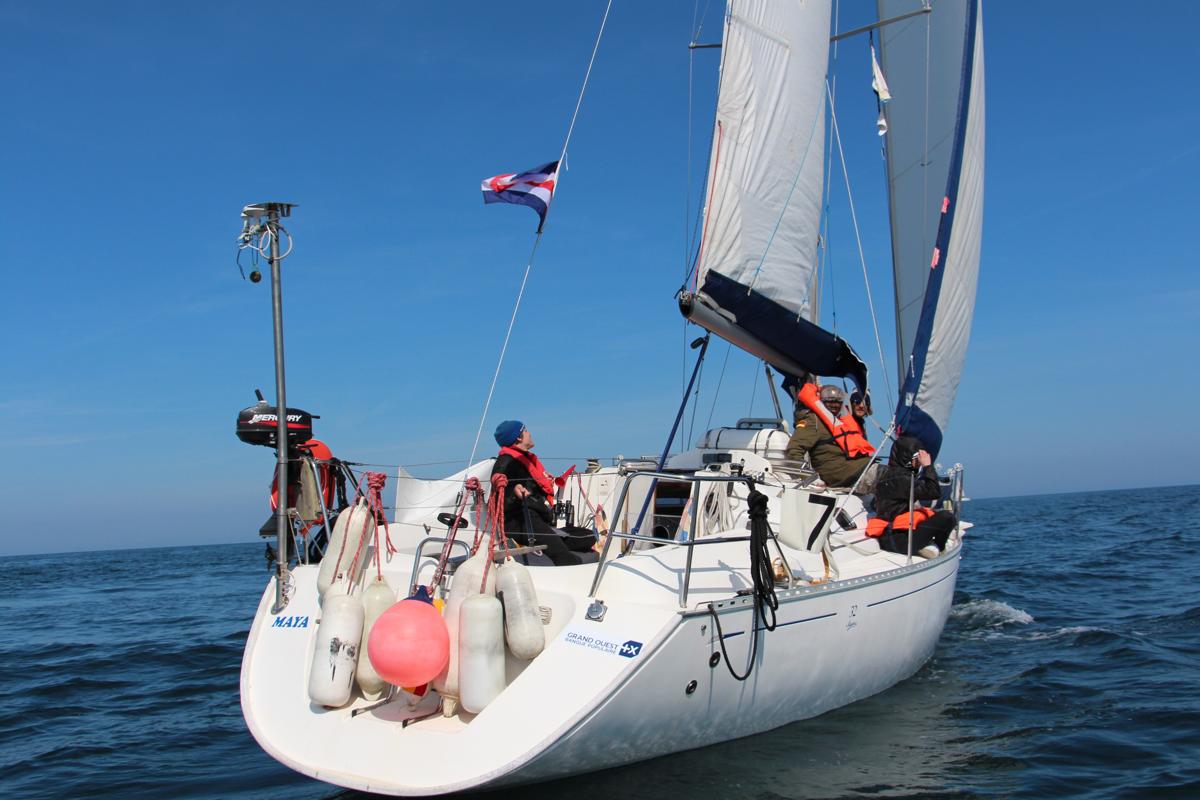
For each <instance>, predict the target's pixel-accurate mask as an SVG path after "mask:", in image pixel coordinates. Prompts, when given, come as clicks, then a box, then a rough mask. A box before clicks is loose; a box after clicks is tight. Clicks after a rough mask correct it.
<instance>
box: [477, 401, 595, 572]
mask: <svg viewBox="0 0 1200 800" xmlns="http://www.w3.org/2000/svg"><path fill="white" fill-rule="evenodd" d="M494 436H495V437H496V444H498V445H500V453H499V454H498V455H497V456H496V461H495V463H493V464H492V476H493V477H495V476H496V475H504V476H505V477H507V478H508V484H507V488H506V489H505V494H504V527H505V530H506V532H507V533H508V534H510V535H512V537H513V538H514V539H518V540H519V539H522V538H523V539H525V541H526V542H528V543H529V544H537V545H541V548H542V551H543V554H544V555H545V556H546V558H548V559H549V560H550V561H551V563H553V564H555V565H559V566H565V565H568V564H582V563H584V562H585V559H586V560H587V561H591V562H594V561H595V560H596V559H595V556H596V554H595V553H594V552H592V547H593V545H595V543H596V537H595V535H594V534H593V533H592V531H590V530H587V529H583V528H578V529H576V528H574V526H573V525H570V526H568V529H567V530H559V529H558V528H555V527H554V525H555V523H556V522H557V516H556V515H555V513H554V500H555V494H556V492H557V489H558V487H561V486H562V485H563V483H564V482H565V476H563V477H562V478H557V479H556V478H555V477H554V475H553V473H551V472H550V471H549V470H547V469H546V466H545V465H544V464H542V461H541V459H540V458H538V457H537V456H536V455H534V453H533V448H534V442H533V434H532V433H530V431H529V429H528V428H527V427H525V424H524V423H523V422H521V421H519V420H515V419H506V420H504V421H503V422H501V423H500V424H499V425H497V426H496V432H495V434H494ZM571 469H574V467H572V468H571ZM567 472H568V474H569V473H570V470H568V471H567ZM520 534H524V536H520Z"/></svg>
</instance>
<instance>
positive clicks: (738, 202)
mask: <svg viewBox="0 0 1200 800" xmlns="http://www.w3.org/2000/svg"><path fill="white" fill-rule="evenodd" d="M830 5H831V4H830V2H829V0H808V1H807V2H771V0H734V1H733V2H730V4H729V9H728V11H727V13H726V19H725V36H724V42H723V44H722V52H721V81H720V90H719V93H718V99H717V119H716V126H715V129H714V131H713V143H712V151H711V154H710V158H709V168H708V187H707V189H706V194H705V197H706V204H705V211H704V222H703V233H702V236H701V244H700V251H699V255H698V264H697V273H696V275H697V282H696V291H695V292H684V293H682V294H681V295H680V298H679V299H680V310H681V311H682V312H683V313H684V315H685V316H686V317H687V318H688V319H690V320H692V321H693V322H695V323H697V324H699V325H701V326H703V327H705V328H707V329H708V330H710V331H713V332H714V333H716V334H717V335H719V336H721V337H722V338H725V339H727V340H729V341H731V342H732V343H733V344H735V345H737V346H738V347H740V348H742V349H743V350H746V351H747V352H749V353H751V354H753V355H756V356H758V357H759V358H762V359H764V360H766V361H768V362H769V363H771V364H772V365H774V366H775V367H776V368H778V369H779V370H780V371H782V372H785V373H789V374H792V375H799V374H802V373H804V372H815V373H817V374H820V375H830V376H850V377H853V378H854V380H855V381H856V382H857V383H858V384H859V385H860V386H863V387H865V385H866V371H867V370H866V366H865V365H864V364H863V362H862V360H861V359H860V358H859V357H858V355H857V354H855V352H854V350H853V349H851V347H850V346H849V344H847V343H846V342H845V341H843V340H842V339H840V338H838V337H837V336H835V335H833V334H831V333H829V332H828V331H825V330H822V329H821V328H819V327H818V326H816V325H815V324H813V323H812V322H811V321H810V319H811V317H812V311H813V308H814V305H815V302H816V298H815V297H813V296H812V290H813V286H814V284H815V281H814V280H813V275H814V272H815V269H816V264H817V236H818V230H819V224H820V215H821V181H822V175H823V169H824V165H823V158H822V156H823V147H824V138H825V135H824V130H825V72H826V66H827V58H828V52H829V21H830Z"/></svg>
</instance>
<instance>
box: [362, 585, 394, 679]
mask: <svg viewBox="0 0 1200 800" xmlns="http://www.w3.org/2000/svg"><path fill="white" fill-rule="evenodd" d="M395 602H396V592H395V591H394V590H393V589H392V587H391V586H389V585H388V582H387V579H386V578H380V577H376V578H374V579H372V580H371V583H370V584H368V585H367V588H366V589H364V590H363V593H362V604H363V613H364V618H363V632H362V641H361V643H360V644H359V646H358V671H357V672H356V673H355V680H356V681H358V688H359V690H360V691H361V692H362V695H363V697H365V698H367V699H368V700H377V699H379V697H380V696H381V695H382V694H383V693H384V691H385V690H386V689H387V685H388V684H387V681H385V680H384V679H383V678H381V677H379V673H378V672H376V671H375V667H373V666H372V665H371V659H370V658H369V657H368V656H367V637H368V636H370V635H371V626H372V625H374V624H375V620H377V619H379V615H380V614H382V613H383V612H385V611H387V610H388V609H389V608H391V607H392V605H393V604H394V603H395Z"/></svg>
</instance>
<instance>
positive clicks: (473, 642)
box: [458, 594, 504, 714]
mask: <svg viewBox="0 0 1200 800" xmlns="http://www.w3.org/2000/svg"><path fill="white" fill-rule="evenodd" d="M459 614H460V616H459V621H458V673H459V676H458V680H459V687H458V688H459V694H460V697H461V700H462V707H463V708H465V709H466V710H467V711H470V712H471V713H472V714H478V713H479V712H480V711H483V709H484V708H486V707H487V704H488V703H490V702H492V701H493V700H495V699H496V697H497V696H498V695H499V694H500V693H501V692H502V691H504V608H503V607H502V606H501V605H500V601H499V600H497V599H496V598H495V597H491V596H490V595H486V594H477V595H473V596H472V597H468V598H467V599H466V600H463V602H462V609H461V610H460V612H459Z"/></svg>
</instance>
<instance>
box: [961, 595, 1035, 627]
mask: <svg viewBox="0 0 1200 800" xmlns="http://www.w3.org/2000/svg"><path fill="white" fill-rule="evenodd" d="M950 619H951V620H953V622H954V623H955V624H956V625H958V626H959V627H960V628H963V629H964V630H980V629H986V628H1000V627H1003V626H1005V625H1028V624H1029V623H1031V622H1033V616H1032V615H1030V614H1029V613H1028V612H1025V611H1022V610H1021V609H1019V608H1013V607H1012V606H1010V605H1009V604H1008V603H1005V602H1003V601H1002V600H987V599H982V600H969V601H967V602H966V603H963V604H961V605H956V606H954V607H953V608H951V609H950Z"/></svg>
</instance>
